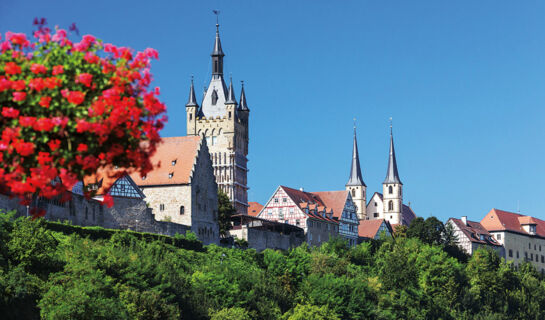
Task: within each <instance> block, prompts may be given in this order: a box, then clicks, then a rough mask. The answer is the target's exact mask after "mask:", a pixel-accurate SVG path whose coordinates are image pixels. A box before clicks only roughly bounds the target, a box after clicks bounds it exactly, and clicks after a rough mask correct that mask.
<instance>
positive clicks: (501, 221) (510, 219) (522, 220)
mask: <svg viewBox="0 0 545 320" xmlns="http://www.w3.org/2000/svg"><path fill="white" fill-rule="evenodd" d="M481 224H482V225H483V227H485V228H486V230H488V231H501V230H508V231H513V232H518V233H523V234H529V233H528V232H526V230H524V229H523V228H522V226H523V225H524V224H535V225H536V234H537V235H538V236H541V237H545V221H543V220H540V219H537V218H534V217H530V216H524V215H521V214H518V213H514V212H509V211H503V210H498V209H492V210H490V212H489V213H488V214H487V215H486V216H485V217H484V218H483V219H482V220H481Z"/></svg>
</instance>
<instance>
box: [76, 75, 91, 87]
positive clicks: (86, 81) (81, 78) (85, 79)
mask: <svg viewBox="0 0 545 320" xmlns="http://www.w3.org/2000/svg"><path fill="white" fill-rule="evenodd" d="M92 81H93V75H91V74H89V73H80V74H78V75H77V76H76V83H81V84H83V85H84V86H86V87H88V88H90V87H91V82H92Z"/></svg>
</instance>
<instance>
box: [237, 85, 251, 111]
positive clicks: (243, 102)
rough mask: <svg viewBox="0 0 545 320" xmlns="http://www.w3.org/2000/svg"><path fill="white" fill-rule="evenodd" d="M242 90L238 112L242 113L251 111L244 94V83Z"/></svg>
mask: <svg viewBox="0 0 545 320" xmlns="http://www.w3.org/2000/svg"><path fill="white" fill-rule="evenodd" d="M240 83H241V85H242V89H241V90H240V104H239V106H238V110H241V111H250V109H249V108H248V103H247V102H246V93H245V92H244V81H240Z"/></svg>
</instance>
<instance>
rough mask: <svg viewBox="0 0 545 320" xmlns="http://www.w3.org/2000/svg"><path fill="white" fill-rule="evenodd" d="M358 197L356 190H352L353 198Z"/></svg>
mask: <svg viewBox="0 0 545 320" xmlns="http://www.w3.org/2000/svg"><path fill="white" fill-rule="evenodd" d="M355 196H356V189H352V197H355Z"/></svg>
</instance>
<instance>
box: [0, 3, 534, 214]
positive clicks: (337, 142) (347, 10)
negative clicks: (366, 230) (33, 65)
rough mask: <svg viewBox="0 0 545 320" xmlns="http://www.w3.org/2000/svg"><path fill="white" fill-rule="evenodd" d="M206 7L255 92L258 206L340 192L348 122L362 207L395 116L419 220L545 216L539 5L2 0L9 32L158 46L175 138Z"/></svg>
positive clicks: (198, 54) (376, 179) (204, 53)
mask: <svg viewBox="0 0 545 320" xmlns="http://www.w3.org/2000/svg"><path fill="white" fill-rule="evenodd" d="M212 9H219V10H220V11H221V15H220V24H221V27H220V29H221V37H222V44H223V49H224V51H225V53H226V58H225V71H226V74H229V73H232V75H233V79H234V81H236V84H237V86H236V91H237V93H238V92H239V90H240V85H239V80H244V81H245V83H246V93H247V98H248V104H249V107H250V109H251V113H250V127H251V128H250V147H249V149H250V153H249V156H248V158H249V160H250V162H249V169H250V172H249V179H248V182H249V185H250V190H249V198H250V200H253V201H259V202H265V201H266V200H267V199H268V197H269V196H270V195H271V193H272V192H273V191H274V189H275V188H276V187H277V186H278V185H280V184H282V185H287V186H290V187H294V188H299V187H303V188H305V190H309V191H322V190H340V189H343V188H344V184H345V183H346V181H347V179H348V174H349V166H350V160H351V143H352V132H353V131H352V125H353V124H352V122H353V120H352V119H353V118H354V117H355V118H357V123H358V141H359V148H360V159H361V166H362V170H363V177H364V180H365V182H366V184H367V186H368V197H370V196H371V195H372V193H373V192H375V191H381V190H382V185H381V183H382V181H383V179H384V176H385V174H386V165H387V157H388V138H389V137H388V134H389V129H388V119H389V117H393V119H394V120H393V121H394V135H395V142H396V154H397V157H398V159H397V160H398V166H399V172H400V176H401V179H402V181H403V183H404V200H405V202H409V201H410V202H411V205H412V207H413V209H414V210H415V212H416V213H417V214H418V215H420V216H424V217H427V216H429V215H435V216H437V217H439V218H441V219H442V220H446V219H447V218H448V217H459V216H462V215H467V216H469V218H470V219H473V220H480V219H481V218H482V217H483V216H484V215H485V214H486V213H487V212H488V211H489V210H490V209H491V208H493V207H496V208H499V209H504V210H512V211H516V210H517V208H518V207H519V208H520V211H521V212H522V213H525V214H529V215H533V216H536V217H539V218H542V219H543V218H545V212H544V210H545V196H544V192H545V190H544V180H545V161H543V157H544V155H545V149H544V145H543V141H544V138H545V129H544V127H543V121H544V119H545V109H544V108H543V106H544V103H545V90H544V89H545V19H543V16H544V14H545V3H544V2H541V1H531V0H528V1H516V2H515V1H497V0H490V1H437V0H430V1H401V0H399V1H298V2H294V1H268V2H264V1H170V2H168V1H149V2H136V1H102V0H95V1H92V2H88V1H61V0H55V1H53V0H49V1H17V2H15V1H2V2H0V32H5V31H9V30H11V31H17V32H27V33H30V31H31V30H32V25H31V23H32V19H33V18H34V17H45V18H47V19H48V22H49V26H54V25H59V26H61V27H65V28H67V27H68V26H69V24H70V23H72V22H76V24H77V25H78V27H79V30H80V32H81V33H82V34H87V33H89V34H93V35H95V36H97V37H99V38H101V39H103V40H104V41H106V42H111V43H114V44H116V45H122V46H130V47H132V48H135V49H137V50H142V49H145V48H147V47H152V48H155V49H157V50H158V51H159V55H160V60H159V61H157V62H155V63H154V64H153V66H152V72H153V74H154V76H155V80H154V84H155V85H157V86H159V87H160V88H161V96H162V100H163V101H164V102H165V103H166V104H167V107H168V116H169V122H168V124H167V126H166V127H165V129H164V130H163V131H162V135H163V136H177V135H185V108H184V105H185V102H186V100H187V95H188V88H189V80H190V77H191V75H192V74H194V75H195V81H196V85H197V88H200V87H202V86H203V85H204V84H205V83H207V82H208V81H209V76H210V56H209V55H210V52H211V50H212V44H213V38H214V31H215V26H214V25H215V17H214V16H213V14H212V12H211V11H212ZM197 94H198V96H199V97H198V98H199V99H200V97H201V90H197ZM237 97H238V95H237Z"/></svg>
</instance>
